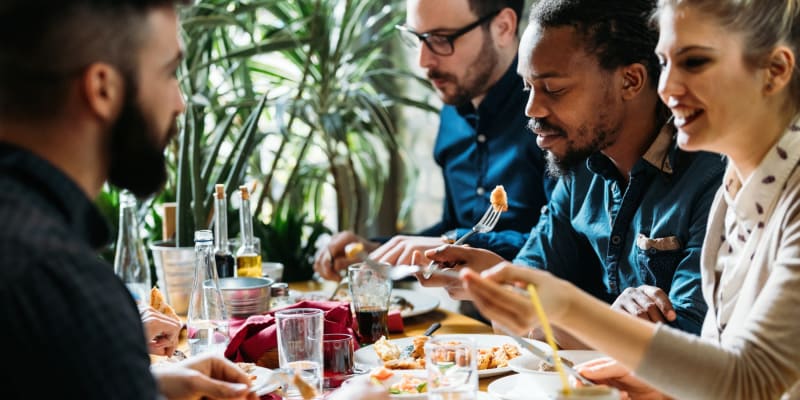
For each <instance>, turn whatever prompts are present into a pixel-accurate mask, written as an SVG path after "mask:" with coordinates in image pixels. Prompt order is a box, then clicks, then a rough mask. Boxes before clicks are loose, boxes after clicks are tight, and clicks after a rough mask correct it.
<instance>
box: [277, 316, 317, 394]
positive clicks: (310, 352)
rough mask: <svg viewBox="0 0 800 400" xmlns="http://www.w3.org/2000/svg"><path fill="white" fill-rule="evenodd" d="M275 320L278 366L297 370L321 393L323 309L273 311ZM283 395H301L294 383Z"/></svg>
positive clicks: (301, 376)
mask: <svg viewBox="0 0 800 400" xmlns="http://www.w3.org/2000/svg"><path fill="white" fill-rule="evenodd" d="M275 324H276V325H277V328H278V362H279V364H280V367H281V368H288V369H290V370H293V371H295V372H296V373H299V374H300V378H301V379H303V380H304V381H305V382H306V383H308V384H309V385H311V386H313V387H315V388H316V389H317V393H322V327H323V312H322V310H318V309H315V308H295V309H291V310H280V311H277V312H275ZM285 398H286V399H301V398H303V397H302V396H301V394H300V391H299V390H298V388H297V387H296V386H294V385H290V386H289V388H288V389H287V390H286V396H285Z"/></svg>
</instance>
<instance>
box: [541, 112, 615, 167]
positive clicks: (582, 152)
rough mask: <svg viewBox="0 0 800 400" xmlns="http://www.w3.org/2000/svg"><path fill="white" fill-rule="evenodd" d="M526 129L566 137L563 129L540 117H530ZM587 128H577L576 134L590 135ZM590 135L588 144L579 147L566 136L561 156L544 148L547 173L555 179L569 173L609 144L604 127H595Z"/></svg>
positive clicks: (584, 126) (580, 135)
mask: <svg viewBox="0 0 800 400" xmlns="http://www.w3.org/2000/svg"><path fill="white" fill-rule="evenodd" d="M528 129H530V130H531V131H534V132H535V131H540V132H541V131H545V132H555V133H558V134H559V135H561V136H563V137H566V138H568V136H567V134H566V132H565V131H564V130H563V129H561V128H558V127H556V126H555V125H551V124H550V123H548V122H547V121H545V120H541V119H536V118H532V119H531V120H529V121H528ZM589 129H590V128H589V127H588V126H586V125H583V126H581V127H580V128H578V130H577V133H576V136H577V137H588V136H589V135H590V133H589ZM591 135H592V137H593V138H592V140H591V141H590V142H589V143H588V144H586V145H584V146H581V147H577V146H575V143H574V142H573V141H572V140H570V139H569V138H568V139H567V145H568V146H567V151H566V153H565V154H564V155H563V156H561V157H559V156H556V155H555V154H553V152H551V151H549V150H546V153H545V156H546V158H547V166H546V169H547V174H548V175H550V176H551V177H553V178H556V179H557V178H561V177H563V176H567V175H570V174H572V173H573V172H574V171H575V169H576V168H577V167H579V166H580V165H582V164H583V163H585V162H586V159H587V158H589V156H591V155H592V154H594V153H596V152H598V151H600V150H603V149H604V148H606V147H608V146H609V145H610V144H611V143H609V142H607V139H608V137H609V132H608V131H607V130H606V129H604V128H600V127H595V128H594V131H593V133H592V134H591Z"/></svg>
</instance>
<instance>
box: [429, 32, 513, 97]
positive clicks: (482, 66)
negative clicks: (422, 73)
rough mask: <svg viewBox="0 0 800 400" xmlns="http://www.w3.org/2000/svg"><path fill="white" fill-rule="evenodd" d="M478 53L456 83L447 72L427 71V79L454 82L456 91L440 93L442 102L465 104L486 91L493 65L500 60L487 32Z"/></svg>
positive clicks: (455, 79)
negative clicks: (460, 82) (450, 93)
mask: <svg viewBox="0 0 800 400" xmlns="http://www.w3.org/2000/svg"><path fill="white" fill-rule="evenodd" d="M479 54H480V55H479V56H478V58H477V59H476V60H475V62H474V63H472V65H470V66H469V68H468V69H467V73H466V75H464V82H462V84H458V83H459V82H458V79H457V78H456V77H455V76H454V75H452V74H448V73H444V72H440V71H437V70H431V71H428V79H430V80H434V79H446V80H448V81H450V82H452V83H455V84H456V92H455V93H454V94H453V95H450V96H448V95H446V94H445V93H442V94H441V95H442V102H443V103H445V104H450V105H454V106H460V105H462V104H466V103H468V102H470V101H472V99H474V98H476V97H478V96H479V95H481V94H483V93H484V92H485V91H486V87H487V85H488V83H489V80H490V78H491V77H492V72H493V69H494V67H495V66H496V65H497V64H498V63H499V62H500V61H499V60H500V56H499V55H498V54H497V49H495V48H494V42H493V41H492V37H491V35H490V33H489V32H484V38H483V44H481V50H480V53H479Z"/></svg>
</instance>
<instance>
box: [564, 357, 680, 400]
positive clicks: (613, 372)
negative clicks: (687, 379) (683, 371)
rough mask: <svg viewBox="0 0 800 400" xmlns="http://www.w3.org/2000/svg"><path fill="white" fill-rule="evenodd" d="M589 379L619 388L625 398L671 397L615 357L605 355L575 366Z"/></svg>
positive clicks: (650, 399)
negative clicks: (635, 374)
mask: <svg viewBox="0 0 800 400" xmlns="http://www.w3.org/2000/svg"><path fill="white" fill-rule="evenodd" d="M575 368H576V369H577V370H578V372H580V374H581V375H583V376H584V377H586V378H588V379H589V380H591V381H593V382H595V383H597V384H601V385H608V386H611V387H615V388H617V389H619V390H620V391H621V392H622V393H620V394H621V395H622V399H623V400H668V399H669V397H667V396H666V395H664V394H663V393H661V392H659V391H657V390H656V389H654V388H652V387H650V386H648V385H647V384H646V383H644V382H642V381H641V380H639V378H637V377H636V376H634V375H633V373H631V371H629V370H628V369H627V368H625V367H624V366H622V365H621V364H619V363H618V362H617V361H616V360H614V359H613V358H608V357H603V358H598V359H596V360H591V361H587V362H585V363H583V364H580V365H577V366H576V367H575Z"/></svg>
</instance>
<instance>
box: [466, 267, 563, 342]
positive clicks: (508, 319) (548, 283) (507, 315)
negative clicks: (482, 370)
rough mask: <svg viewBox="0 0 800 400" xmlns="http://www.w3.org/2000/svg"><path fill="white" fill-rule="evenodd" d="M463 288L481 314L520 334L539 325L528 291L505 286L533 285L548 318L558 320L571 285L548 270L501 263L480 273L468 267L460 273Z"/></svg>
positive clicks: (561, 314)
mask: <svg viewBox="0 0 800 400" xmlns="http://www.w3.org/2000/svg"><path fill="white" fill-rule="evenodd" d="M461 277H462V279H463V284H464V288H465V289H466V291H467V293H468V294H469V297H470V298H471V299H472V301H473V302H474V303H475V305H476V306H477V307H478V309H479V310H480V311H481V314H483V315H484V316H486V317H487V318H489V319H491V320H492V321H493V322H495V323H498V324H500V325H502V326H504V327H506V328H508V329H510V330H512V331H513V332H517V333H519V334H523V333H525V332H528V330H530V329H531V328H532V327H535V326H537V325H538V324H539V321H538V318H537V316H536V310H535V309H534V307H533V303H532V302H531V298H530V297H529V296H528V295H527V294H522V293H520V292H519V291H515V290H511V288H510V287H509V286H508V285H514V286H516V287H519V288H523V289H524V288H526V287H527V285H528V284H529V283H532V284H533V285H534V286H536V291H537V292H538V295H539V300H540V302H541V303H542V308H543V309H544V312H545V314H546V315H547V317H548V319H549V320H550V321H553V322H557V321H558V320H559V319H560V318H562V317H563V316H564V315H565V314H566V312H567V311H568V310H569V307H570V302H571V295H570V293H573V292H575V291H577V289H575V287H574V286H572V285H571V284H569V283H568V282H566V281H563V280H561V279H558V278H556V277H554V276H553V275H551V274H550V273H548V272H545V271H540V270H537V269H534V268H530V267H522V266H517V265H513V264H511V263H508V262H502V263H500V264H497V265H495V266H494V267H492V268H490V269H488V270H486V271H484V272H483V273H481V275H478V274H477V273H475V272H473V271H469V270H464V271H462V272H461Z"/></svg>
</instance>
